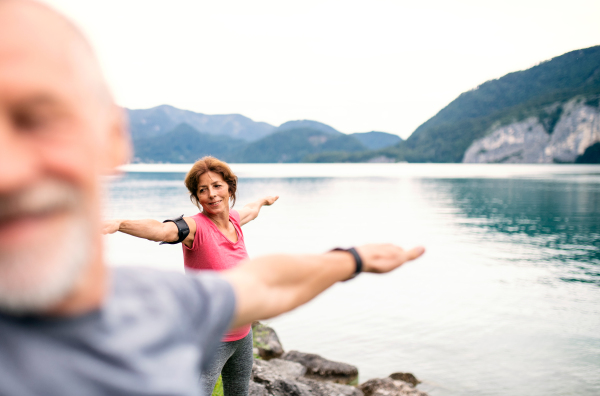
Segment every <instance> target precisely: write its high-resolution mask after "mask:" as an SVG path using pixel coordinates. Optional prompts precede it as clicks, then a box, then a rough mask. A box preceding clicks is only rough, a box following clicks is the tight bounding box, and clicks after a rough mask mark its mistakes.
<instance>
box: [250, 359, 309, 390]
mask: <svg viewBox="0 0 600 396" xmlns="http://www.w3.org/2000/svg"><path fill="white" fill-rule="evenodd" d="M305 373H306V368H305V367H304V366H302V365H301V364H299V363H295V362H290V361H287V360H282V359H271V360H259V359H254V364H253V365H252V380H253V381H254V382H258V383H259V384H267V383H272V382H274V381H276V380H280V379H292V380H295V379H297V378H298V377H302V376H303V375H304V374H305Z"/></svg>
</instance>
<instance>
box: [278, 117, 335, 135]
mask: <svg viewBox="0 0 600 396" xmlns="http://www.w3.org/2000/svg"><path fill="white" fill-rule="evenodd" d="M290 129H312V130H315V131H319V132H323V133H325V134H327V135H342V133H341V132H339V131H337V130H335V129H334V128H332V127H330V126H329V125H327V124H323V123H322V122H318V121H311V120H297V121H288V122H284V123H283V124H281V125H280V126H279V127H278V128H277V131H286V130H290Z"/></svg>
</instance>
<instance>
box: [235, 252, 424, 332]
mask: <svg viewBox="0 0 600 396" xmlns="http://www.w3.org/2000/svg"><path fill="white" fill-rule="evenodd" d="M356 250H357V252H358V254H359V255H360V256H361V259H362V261H363V271H365V272H374V273H384V272H390V271H392V270H393V269H395V268H398V267H400V266H401V265H402V264H404V263H406V262H407V261H410V260H414V259H416V258H417V257H419V256H420V255H422V254H423V253H424V252H425V249H424V248H422V247H417V248H414V249H411V250H408V251H406V250H404V249H402V248H401V247H399V246H395V245H389V244H387V245H383V244H382V245H363V246H358V247H357V248H356ZM354 270H355V265H354V257H353V256H352V255H351V254H349V253H348V252H343V251H332V252H328V253H325V254H318V255H302V256H294V255H272V256H263V257H258V258H256V259H253V260H249V261H247V262H246V263H244V264H242V265H240V266H238V267H235V268H233V269H230V270H227V271H225V272H223V276H224V277H225V278H226V279H227V280H228V281H229V282H230V283H231V285H232V286H233V289H234V291H235V294H236V301H237V305H236V315H235V318H234V321H233V322H232V327H233V328H236V327H239V326H241V325H244V324H247V323H251V322H253V321H255V320H263V319H269V318H272V317H274V316H277V315H280V314H282V313H284V312H287V311H290V310H292V309H294V308H296V307H298V306H300V305H302V304H304V303H306V302H308V301H310V300H312V299H313V298H315V297H316V296H317V295H318V294H320V293H321V292H323V291H324V290H326V289H327V288H329V287H330V286H331V285H333V284H334V283H336V282H338V281H342V280H345V279H348V278H349V277H350V276H351V275H352V274H353V272H354Z"/></svg>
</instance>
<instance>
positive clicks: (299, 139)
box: [233, 128, 366, 163]
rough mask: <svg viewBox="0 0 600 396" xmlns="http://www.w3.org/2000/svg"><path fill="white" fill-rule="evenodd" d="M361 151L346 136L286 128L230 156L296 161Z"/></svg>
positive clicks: (306, 129)
mask: <svg viewBox="0 0 600 396" xmlns="http://www.w3.org/2000/svg"><path fill="white" fill-rule="evenodd" d="M365 149H366V147H365V146H364V145H362V144H361V143H360V142H359V141H358V140H357V139H356V138H354V137H352V136H349V135H344V134H339V135H331V134H328V133H324V132H322V131H319V130H315V129H309V128H301V129H289V130H284V131H280V132H275V133H273V134H271V135H269V136H266V137H264V138H262V139H261V140H258V141H256V142H253V143H250V144H248V145H247V146H246V147H244V148H243V149H242V150H240V151H238V152H237V153H236V154H235V155H234V156H233V157H234V160H233V162H259V163H273V162H300V161H301V160H302V159H304V158H305V157H306V156H309V155H311V154H316V153H321V152H328V151H346V152H355V151H364V150H365Z"/></svg>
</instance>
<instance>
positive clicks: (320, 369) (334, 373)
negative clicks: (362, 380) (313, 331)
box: [281, 351, 358, 384]
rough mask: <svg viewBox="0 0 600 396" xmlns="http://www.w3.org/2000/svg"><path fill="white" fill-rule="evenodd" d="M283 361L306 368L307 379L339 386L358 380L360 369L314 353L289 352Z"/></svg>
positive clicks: (283, 357)
mask: <svg viewBox="0 0 600 396" xmlns="http://www.w3.org/2000/svg"><path fill="white" fill-rule="evenodd" d="M281 358H282V359H285V360H289V361H292V362H297V363H300V364H301V365H303V366H304V367H306V377H308V378H312V379H317V380H321V381H331V382H335V383H338V384H350V383H352V382H354V381H356V380H357V379H358V369H357V368H356V367H354V366H352V365H350V364H346V363H339V362H334V361H331V360H327V359H325V358H322V357H321V356H319V355H315V354H312V353H303V352H298V351H289V352H287V353H285V354H284V355H283V356H281Z"/></svg>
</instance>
